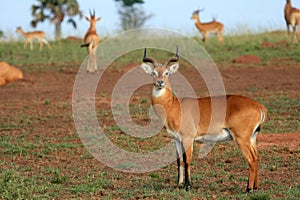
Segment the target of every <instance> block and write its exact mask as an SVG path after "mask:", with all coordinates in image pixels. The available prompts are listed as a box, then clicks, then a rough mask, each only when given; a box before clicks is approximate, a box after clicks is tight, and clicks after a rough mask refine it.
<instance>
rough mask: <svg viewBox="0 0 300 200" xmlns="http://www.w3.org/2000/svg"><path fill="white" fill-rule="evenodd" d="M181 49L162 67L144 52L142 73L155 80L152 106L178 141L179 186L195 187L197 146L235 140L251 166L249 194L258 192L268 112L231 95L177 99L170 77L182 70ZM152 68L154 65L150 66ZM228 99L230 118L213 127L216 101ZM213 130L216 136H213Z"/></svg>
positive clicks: (258, 105) (262, 107)
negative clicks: (259, 139) (261, 135)
mask: <svg viewBox="0 0 300 200" xmlns="http://www.w3.org/2000/svg"><path fill="white" fill-rule="evenodd" d="M178 59H179V55H178V49H177V53H176V56H175V57H171V58H169V59H167V60H166V61H165V62H164V64H159V63H158V62H157V61H156V60H155V59H154V58H150V57H147V55H146V49H145V52H144V58H143V63H142V65H141V67H142V69H143V70H144V71H145V72H146V73H147V74H150V75H151V76H152V77H153V89H152V105H153V107H154V110H155V112H156V114H157V115H158V116H159V117H160V118H161V119H162V120H163V122H164V126H165V127H166V129H167V131H168V133H170V134H171V135H172V136H173V137H174V139H175V141H176V152H177V156H178V157H177V165H178V185H179V186H180V185H181V184H182V183H183V171H184V174H185V184H184V188H185V189H186V190H188V189H189V188H190V187H191V175H190V169H191V160H192V153H193V142H194V141H198V142H204V140H205V141H208V142H223V141H230V140H234V141H235V142H236V143H237V144H238V146H239V147H240V149H241V151H242V153H243V155H244V157H245V158H246V160H247V162H248V165H249V177H248V185H247V191H248V192H249V191H251V190H252V189H257V188H258V162H259V158H258V151H257V148H256V136H257V133H258V132H259V131H260V129H261V127H262V126H263V124H264V122H265V120H266V115H267V111H266V108H265V107H264V106H263V105H262V104H260V103H258V102H256V101H254V100H252V99H250V98H247V97H244V96H239V95H227V96H223V97H222V96H219V97H206V98H187V97H186V98H177V97H176V96H174V93H173V91H172V88H171V85H170V82H169V75H171V74H173V73H175V72H176V71H177V70H178V68H179V63H178ZM149 63H150V64H151V65H150V64H149ZM221 99H226V114H225V115H224V113H218V114H217V115H220V116H224V117H225V119H224V121H222V122H221V123H214V124H211V117H212V101H221ZM197 110H199V112H197ZM209 126H213V127H214V130H215V132H213V133H209V132H208V129H209Z"/></svg>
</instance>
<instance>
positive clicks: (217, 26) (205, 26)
mask: <svg viewBox="0 0 300 200" xmlns="http://www.w3.org/2000/svg"><path fill="white" fill-rule="evenodd" d="M200 11H203V10H196V11H194V12H193V14H192V17H191V19H193V20H195V25H196V27H197V28H198V30H199V31H200V33H202V35H203V39H202V41H203V43H204V47H205V46H206V38H207V36H208V34H209V33H210V32H217V35H218V42H219V44H221V43H222V42H223V29H224V25H223V24H222V23H220V22H218V21H216V20H213V21H211V22H207V23H201V21H200V19H199V12H200Z"/></svg>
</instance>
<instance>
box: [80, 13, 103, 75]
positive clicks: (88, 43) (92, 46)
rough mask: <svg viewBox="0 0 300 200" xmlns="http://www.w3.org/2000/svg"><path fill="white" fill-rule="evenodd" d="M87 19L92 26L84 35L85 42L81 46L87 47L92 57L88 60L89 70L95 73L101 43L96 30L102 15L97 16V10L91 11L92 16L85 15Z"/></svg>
mask: <svg viewBox="0 0 300 200" xmlns="http://www.w3.org/2000/svg"><path fill="white" fill-rule="evenodd" d="M85 19H86V20H87V21H89V22H90V27H89V29H88V31H87V32H86V34H85V36H84V44H83V45H81V47H87V50H88V54H89V56H90V58H91V61H88V64H87V71H88V72H90V73H94V72H96V71H97V62H96V48H97V46H98V44H99V36H98V35H97V31H96V22H97V21H100V20H101V17H98V18H96V16H95V10H94V12H93V13H91V11H90V18H88V17H85Z"/></svg>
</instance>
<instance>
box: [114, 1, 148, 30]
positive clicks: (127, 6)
mask: <svg viewBox="0 0 300 200" xmlns="http://www.w3.org/2000/svg"><path fill="white" fill-rule="evenodd" d="M115 1H116V2H118V3H119V9H118V14H119V15H120V19H121V27H122V30H130V29H134V28H140V27H142V26H143V25H144V24H145V22H146V21H147V20H148V19H150V18H151V17H152V16H153V15H152V14H146V13H145V11H144V10H143V8H142V7H141V4H143V3H144V1H143V0H115ZM137 4H139V5H137Z"/></svg>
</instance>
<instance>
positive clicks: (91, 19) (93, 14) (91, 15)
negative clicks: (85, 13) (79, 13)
mask: <svg viewBox="0 0 300 200" xmlns="http://www.w3.org/2000/svg"><path fill="white" fill-rule="evenodd" d="M85 19H86V20H87V21H89V22H90V23H91V24H96V22H97V21H100V20H101V17H98V18H96V14H95V10H93V13H92V12H91V10H90V18H88V17H85Z"/></svg>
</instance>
